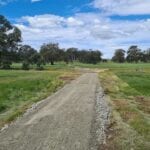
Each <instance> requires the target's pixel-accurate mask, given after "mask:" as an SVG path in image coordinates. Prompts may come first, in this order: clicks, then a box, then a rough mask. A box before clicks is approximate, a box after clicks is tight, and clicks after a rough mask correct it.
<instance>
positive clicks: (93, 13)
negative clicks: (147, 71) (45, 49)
mask: <svg viewBox="0 0 150 150" xmlns="http://www.w3.org/2000/svg"><path fill="white" fill-rule="evenodd" d="M149 8H150V0H0V14H2V15H4V16H6V17H7V18H8V19H9V20H10V21H11V22H12V23H13V24H14V25H16V26H17V27H18V28H20V29H21V31H22V36H23V43H24V44H30V45H31V46H33V47H35V48H37V49H39V48H40V45H41V44H42V43H46V42H59V43H60V47H64V48H68V47H78V48H80V49H90V48H92V49H100V50H101V51H102V52H103V54H104V57H106V58H110V57H111V56H112V54H113V52H114V50H115V49H117V48H124V49H125V50H127V49H128V47H129V46H130V45H132V44H136V45H139V47H140V48H142V49H147V48H149V47H150V9H149Z"/></svg>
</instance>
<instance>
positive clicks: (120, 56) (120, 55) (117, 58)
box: [112, 49, 125, 63]
mask: <svg viewBox="0 0 150 150" xmlns="http://www.w3.org/2000/svg"><path fill="white" fill-rule="evenodd" d="M112 61H114V62H118V63H123V62H125V50H123V49H117V50H116V51H115V53H114V56H113V58H112Z"/></svg>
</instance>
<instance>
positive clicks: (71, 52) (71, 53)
mask: <svg viewBox="0 0 150 150" xmlns="http://www.w3.org/2000/svg"><path fill="white" fill-rule="evenodd" d="M77 56H78V49H77V48H73V47H72V48H68V49H67V51H66V60H67V61H68V62H73V61H75V60H76V59H77Z"/></svg>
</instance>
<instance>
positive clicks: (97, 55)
mask: <svg viewBox="0 0 150 150" xmlns="http://www.w3.org/2000/svg"><path fill="white" fill-rule="evenodd" d="M78 53H79V54H78V55H79V61H80V62H82V63H90V64H96V63H98V62H100V61H101V56H102V53H101V52H100V51H99V50H95V51H94V50H88V51H87V50H82V51H79V52H78Z"/></svg>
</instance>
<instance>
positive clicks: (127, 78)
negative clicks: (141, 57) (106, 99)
mask: <svg viewBox="0 0 150 150" xmlns="http://www.w3.org/2000/svg"><path fill="white" fill-rule="evenodd" d="M100 80H101V82H102V85H103V87H104V91H105V93H106V94H107V95H109V96H110V103H111V106H112V108H113V115H112V127H111V128H112V129H113V132H110V133H109V134H110V136H112V137H113V138H112V139H108V143H109V144H108V145H109V146H110V147H111V148H110V147H109V149H112V148H114V149H121V150H122V149H123V150H129V149H136V150H149V149H150V143H149V141H150V64H145V65H144V64H137V66H136V64H133V65H132V64H130V65H126V66H124V65H122V67H120V66H119V65H118V66H116V68H115V67H112V68H111V69H110V70H108V71H105V72H103V73H100Z"/></svg>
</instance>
